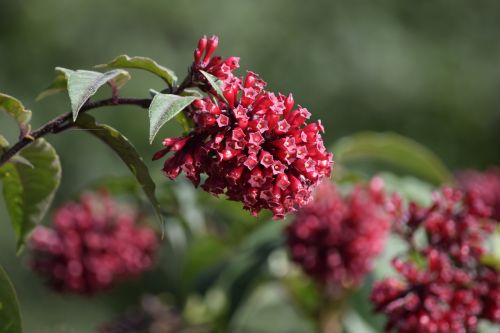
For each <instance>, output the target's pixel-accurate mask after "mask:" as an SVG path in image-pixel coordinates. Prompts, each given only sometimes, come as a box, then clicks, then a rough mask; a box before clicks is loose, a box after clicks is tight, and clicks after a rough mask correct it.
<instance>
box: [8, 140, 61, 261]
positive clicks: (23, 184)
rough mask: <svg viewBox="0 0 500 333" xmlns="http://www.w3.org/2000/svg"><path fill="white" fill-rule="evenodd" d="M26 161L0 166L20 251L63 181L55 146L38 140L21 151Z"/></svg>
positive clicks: (21, 155)
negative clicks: (28, 234) (27, 235)
mask: <svg viewBox="0 0 500 333" xmlns="http://www.w3.org/2000/svg"><path fill="white" fill-rule="evenodd" d="M19 156H20V157H21V158H23V159H25V160H26V161H28V162H29V163H30V164H31V165H26V163H17V162H8V163H6V164H4V165H3V166H2V167H1V168H0V177H1V178H2V179H3V196H4V199H5V203H6V207H7V211H8V212H9V215H10V219H11V223H12V225H13V227H14V231H15V233H16V237H17V249H18V251H20V250H21V248H22V245H23V242H24V238H25V236H26V234H27V233H28V232H29V231H31V229H32V228H33V226H35V225H36V224H37V223H40V222H41V221H42V219H43V217H44V215H45V213H46V212H47V210H48V208H49V206H50V204H51V203H52V199H53V198H54V194H55V192H56V190H57V188H58V187H59V183H60V181H61V163H60V161H59V156H57V153H56V151H55V150H54V148H53V147H52V146H51V145H50V144H49V143H48V142H47V141H45V140H44V139H38V140H36V141H34V142H33V143H32V144H30V145H29V146H27V147H26V148H24V149H23V150H21V152H20V153H19Z"/></svg>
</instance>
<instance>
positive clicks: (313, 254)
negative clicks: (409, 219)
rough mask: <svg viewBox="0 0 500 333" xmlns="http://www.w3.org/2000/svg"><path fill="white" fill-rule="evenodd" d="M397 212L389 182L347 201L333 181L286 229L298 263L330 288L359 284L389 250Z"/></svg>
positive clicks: (359, 190)
mask: <svg viewBox="0 0 500 333" xmlns="http://www.w3.org/2000/svg"><path fill="white" fill-rule="evenodd" d="M390 222H391V214H390V213H389V212H388V210H387V209H386V207H385V195H384V192H383V181H382V179H380V178H373V179H372V181H371V182H370V185H369V186H366V187H361V186H358V187H355V188H354V189H353V190H352V192H350V193H349V194H348V195H347V196H346V197H344V198H343V197H342V196H341V195H340V193H339V191H338V189H337V188H336V187H335V186H334V185H332V184H331V183H330V182H324V183H323V184H321V185H320V186H319V187H318V190H317V191H316V193H315V195H314V200H313V201H312V202H311V203H310V204H309V205H307V206H305V207H303V208H302V209H300V210H299V211H298V213H297V216H296V218H295V220H294V222H293V223H292V224H290V225H289V226H288V228H287V230H286V236H287V243H288V247H289V251H290V254H291V257H292V259H293V261H295V262H296V263H298V264H299V265H300V266H301V267H302V268H303V270H304V271H305V272H306V273H307V274H308V275H310V276H311V277H312V278H313V279H314V280H316V281H317V282H318V283H319V284H321V285H323V286H325V287H331V288H330V289H332V288H333V289H339V288H340V289H342V288H349V287H352V286H357V285H358V284H360V283H361V282H362V280H363V278H364V277H365V275H366V274H368V273H369V272H370V271H371V269H372V266H373V260H374V258H375V257H376V256H378V255H379V254H380V253H381V251H382V250H383V247H384V244H385V240H386V237H387V235H388V232H389V230H390Z"/></svg>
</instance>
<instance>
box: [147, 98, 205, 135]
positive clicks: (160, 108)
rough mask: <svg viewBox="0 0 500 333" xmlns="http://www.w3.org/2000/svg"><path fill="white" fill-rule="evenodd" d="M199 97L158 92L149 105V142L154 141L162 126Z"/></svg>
mask: <svg viewBox="0 0 500 333" xmlns="http://www.w3.org/2000/svg"><path fill="white" fill-rule="evenodd" d="M196 99H198V97H194V96H186V97H182V96H177V95H170V94H156V95H155V96H154V97H153V100H152V101H151V105H150V106H149V143H152V142H153V140H154V138H155V136H156V134H157V133H158V131H159V130H160V128H161V127H162V126H163V125H165V123H167V122H168V121H169V120H170V119H172V118H174V117H175V116H177V115H178V114H179V112H181V111H182V110H184V108H186V107H187V106H188V105H189V104H191V103H193V101H194V100H196Z"/></svg>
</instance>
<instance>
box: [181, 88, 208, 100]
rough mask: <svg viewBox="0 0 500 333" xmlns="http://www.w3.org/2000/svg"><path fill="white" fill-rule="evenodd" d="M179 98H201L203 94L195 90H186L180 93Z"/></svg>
mask: <svg viewBox="0 0 500 333" xmlns="http://www.w3.org/2000/svg"><path fill="white" fill-rule="evenodd" d="M181 96H194V97H199V98H203V94H202V93H201V91H199V90H198V89H195V88H186V89H184V90H183V91H182V92H181Z"/></svg>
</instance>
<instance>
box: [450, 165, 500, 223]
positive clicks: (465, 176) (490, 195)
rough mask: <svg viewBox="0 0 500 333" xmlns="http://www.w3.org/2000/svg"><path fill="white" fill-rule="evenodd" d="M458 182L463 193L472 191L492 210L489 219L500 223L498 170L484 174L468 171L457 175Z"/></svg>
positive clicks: (492, 169) (499, 171)
mask: <svg viewBox="0 0 500 333" xmlns="http://www.w3.org/2000/svg"><path fill="white" fill-rule="evenodd" d="M458 180H459V183H460V185H461V186H462V188H463V189H464V191H468V192H470V191H474V192H477V195H479V196H480V197H481V199H482V200H483V201H484V203H485V204H486V205H487V206H489V207H490V208H491V209H492V212H491V213H492V214H491V217H492V218H493V219H494V220H496V221H497V222H500V169H496V168H491V169H489V170H486V171H484V172H479V171H475V170H468V171H464V172H461V173H459V175H458Z"/></svg>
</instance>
